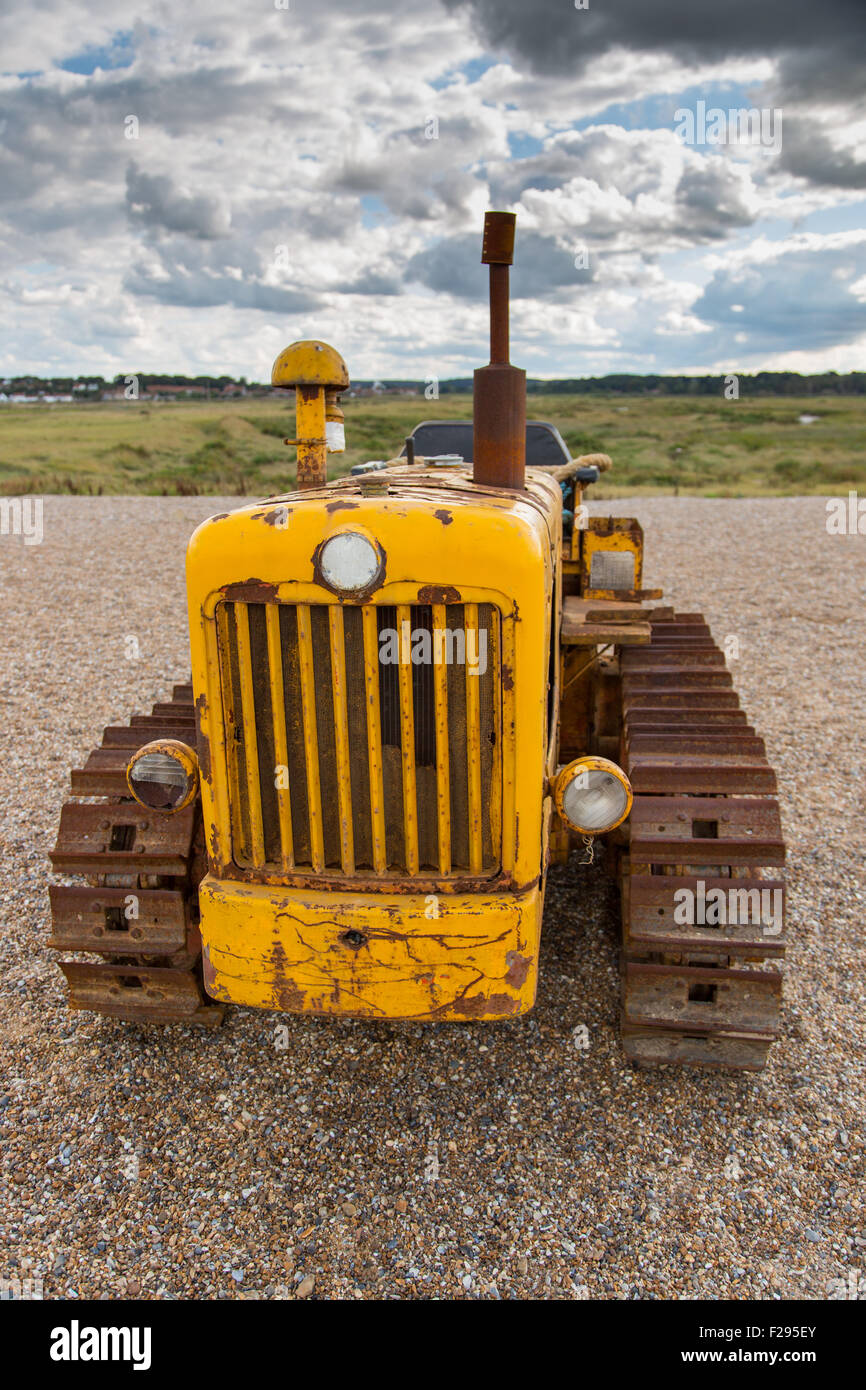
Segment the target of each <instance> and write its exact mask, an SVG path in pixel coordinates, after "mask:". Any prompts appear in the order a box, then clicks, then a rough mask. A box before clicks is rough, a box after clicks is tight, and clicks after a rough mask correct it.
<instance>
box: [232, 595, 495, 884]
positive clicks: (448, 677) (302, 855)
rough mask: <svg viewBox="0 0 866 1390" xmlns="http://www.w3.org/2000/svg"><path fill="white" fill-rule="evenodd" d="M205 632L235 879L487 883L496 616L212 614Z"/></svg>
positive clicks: (421, 611) (404, 608)
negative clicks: (216, 698)
mask: <svg viewBox="0 0 866 1390" xmlns="http://www.w3.org/2000/svg"><path fill="white" fill-rule="evenodd" d="M216 623H217V639H218V649H219V661H220V676H221V687H222V700H223V718H224V723H225V735H226V749H227V755H228V756H227V761H228V768H227V772H228V794H229V810H230V819H231V834H232V853H233V858H234V861H235V863H236V864H237V865H238V867H239V868H243V869H249V870H259V871H262V872H265V873H275V872H285V873H296V872H299V873H302V874H304V873H315V874H328V875H338V876H339V875H353V876H356V877H363V876H365V875H376V876H382V875H388V876H401V877H402V876H406V875H410V876H412V875H421V876H426V877H436V878H441V877H450V876H456V875H459V876H461V877H466V876H477V877H479V878H486V877H489V876H490V875H491V874H493V873H495V872H496V871H497V869H498V868H499V867H500V845H501V771H500V769H501V733H500V727H501V709H500V700H501V688H500V655H499V653H500V631H499V614H498V610H497V609H496V608H495V607H494V606H493V605H492V604H468V603H467V604H462V603H460V604H457V603H451V604H426V605H425V604H412V605H409V604H406V605H399V606H397V605H394V606H387V605H382V604H378V605H374V604H369V605H365V606H363V607H360V606H357V607H349V606H346V607H343V606H341V605H339V604H288V603H240V602H236V603H221V604H220V605H219V606H218V607H217V610H216ZM413 654H414V655H415V656H416V657H417V658H419V659H417V660H412V656H413ZM407 658H408V660H407Z"/></svg>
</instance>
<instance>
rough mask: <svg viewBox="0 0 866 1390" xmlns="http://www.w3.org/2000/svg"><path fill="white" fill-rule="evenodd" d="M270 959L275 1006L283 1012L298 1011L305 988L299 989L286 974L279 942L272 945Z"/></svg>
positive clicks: (304, 994)
mask: <svg viewBox="0 0 866 1390" xmlns="http://www.w3.org/2000/svg"><path fill="white" fill-rule="evenodd" d="M270 960H271V967H272V969H273V972H274V975H273V987H274V999H275V1000H276V1002H277V1007H278V1008H280V1009H282V1011H283V1013H287V1014H292V1013H300V1012H301V1011H302V1009H303V1007H304V999H305V997H306V990H303V989H301V988H300V987H299V986H298V985H296V984H295V982H294V980H292V979H291V978H290V977H289V976H288V975H287V974H286V953H285V951H284V950H283V947H282V946H281V945H280V943H279V942H277V943H276V944H275V945H274V948H273V950H272V951H271V957H270Z"/></svg>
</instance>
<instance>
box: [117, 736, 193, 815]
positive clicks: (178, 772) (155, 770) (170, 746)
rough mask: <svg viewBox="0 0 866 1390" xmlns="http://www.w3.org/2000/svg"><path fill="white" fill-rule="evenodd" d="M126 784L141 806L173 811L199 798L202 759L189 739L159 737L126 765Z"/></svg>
mask: <svg viewBox="0 0 866 1390" xmlns="http://www.w3.org/2000/svg"><path fill="white" fill-rule="evenodd" d="M126 784H127V786H128V787H129V790H130V791H131V792H132V795H133V796H134V797H135V799H136V801H137V802H138V804H139V805H140V806H147V807H148V809H149V810H151V811H164V812H167V813H168V814H169V815H172V814H173V813H174V812H175V811H182V810H183V809H184V807H185V806H189V804H190V802H191V801H194V800H195V796H196V793H197V791H198V759H197V757H196V755H195V753H194V752H193V750H192V749H191V748H189V747H188V746H187V745H186V744H185V743H180V742H178V741H177V740H176V739H171V738H162V739H156V740H155V741H154V742H153V743H146V744H145V745H144V747H143V748H139V749H137V750H136V752H135V753H133V755H132V757H131V758H130V760H129V763H128V764H127V768H126Z"/></svg>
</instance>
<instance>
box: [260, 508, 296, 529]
mask: <svg viewBox="0 0 866 1390" xmlns="http://www.w3.org/2000/svg"><path fill="white" fill-rule="evenodd" d="M291 514H292V508H291V507H277V508H275V510H274V511H272V512H255V513H254V514H253V515H254V517H255V520H256V521H263V522H264V523H265V525H266V526H278V527H279V528H280V530H281V531H282V530H283V528H284V527H285V525H286V523H287V522H288V519H289V517H290V516H291Z"/></svg>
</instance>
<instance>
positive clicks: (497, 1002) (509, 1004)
mask: <svg viewBox="0 0 866 1390" xmlns="http://www.w3.org/2000/svg"><path fill="white" fill-rule="evenodd" d="M446 1007H447V1008H449V1009H452V1010H453V1011H454V1013H457V1014H463V1015H464V1017H465V1018H482V1017H483V1016H484V1014H516V1013H517V1012H518V1010H519V1008H520V1000H519V999H515V998H514V996H513V995H511V994H489V995H488V994H473V995H471V996H469V998H465V999H454V1000H452V1002H451V1003H450V1004H449V1005H447V1006H446Z"/></svg>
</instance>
